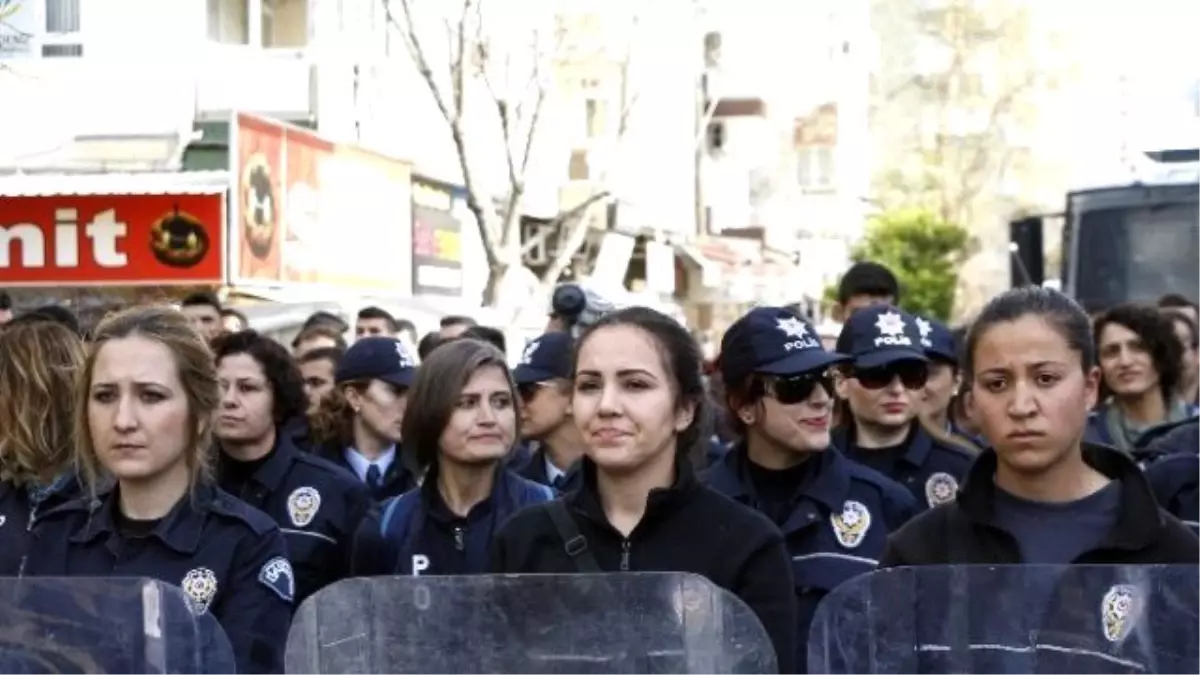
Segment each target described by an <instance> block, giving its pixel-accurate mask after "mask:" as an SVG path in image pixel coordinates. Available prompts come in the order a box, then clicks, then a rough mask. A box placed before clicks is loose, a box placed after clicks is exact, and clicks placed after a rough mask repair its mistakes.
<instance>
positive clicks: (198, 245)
mask: <svg viewBox="0 0 1200 675" xmlns="http://www.w3.org/2000/svg"><path fill="white" fill-rule="evenodd" d="M228 180H229V178H228V175H227V174H226V173H225V172H198V173H192V174H181V173H131V174H53V175H36V176H19V175H18V176H7V177H4V178H0V288H4V289H6V290H8V291H10V292H11V293H12V294H13V295H14V297H15V298H16V300H17V303H18V306H32V305H37V304H44V303H50V302H56V303H62V304H65V305H68V306H71V307H73V308H74V309H75V310H76V311H77V312H79V313H80V314H81V315H88V314H98V313H101V312H103V311H104V310H105V309H108V308H111V307H114V306H119V305H122V304H126V303H128V302H131V301H142V300H147V299H164V300H166V299H172V298H176V297H178V296H179V295H180V294H181V293H185V292H187V291H188V290H192V289H195V288H210V289H211V288H216V287H219V286H220V285H221V284H222V283H223V282H224V279H225V277H226V265H225V262H226V257H225V248H226V237H225V216H226V206H227V204H226V194H227V188H228Z"/></svg>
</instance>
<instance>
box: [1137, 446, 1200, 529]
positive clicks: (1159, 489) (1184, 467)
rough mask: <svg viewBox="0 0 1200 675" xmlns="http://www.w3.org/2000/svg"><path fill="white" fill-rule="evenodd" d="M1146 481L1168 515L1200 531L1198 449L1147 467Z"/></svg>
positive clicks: (1164, 458)
mask: <svg viewBox="0 0 1200 675" xmlns="http://www.w3.org/2000/svg"><path fill="white" fill-rule="evenodd" d="M1193 442H1194V441H1193ZM1146 480H1148V481H1150V488H1151V489H1152V490H1154V497H1155V499H1157V500H1158V503H1159V505H1160V506H1162V507H1163V508H1164V509H1166V510H1167V513H1170V514H1171V515H1173V516H1175V517H1176V518H1178V519H1180V520H1182V521H1183V522H1184V524H1186V525H1187V526H1189V527H1191V528H1192V530H1193V531H1198V532H1200V492H1198V491H1200V455H1198V454H1196V448H1195V447H1194V446H1193V447H1192V448H1191V450H1190V452H1187V453H1182V452H1181V453H1178V454H1170V455H1166V456H1164V457H1163V458H1162V459H1160V460H1158V461H1156V462H1154V463H1153V464H1151V465H1150V466H1148V467H1146Z"/></svg>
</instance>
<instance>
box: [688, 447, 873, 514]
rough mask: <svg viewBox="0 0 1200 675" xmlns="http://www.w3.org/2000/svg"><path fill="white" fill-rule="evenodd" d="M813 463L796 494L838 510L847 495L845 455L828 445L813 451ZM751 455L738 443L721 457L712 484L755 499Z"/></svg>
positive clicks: (742, 497) (735, 495) (743, 498)
mask: <svg viewBox="0 0 1200 675" xmlns="http://www.w3.org/2000/svg"><path fill="white" fill-rule="evenodd" d="M808 461H810V462H815V464H814V465H813V466H811V467H809V471H811V473H810V474H809V475H808V477H807V478H806V479H805V481H804V483H803V484H802V485H800V486H799V487H798V489H797V491H796V494H797V496H804V497H808V498H810V499H813V500H815V501H817V502H820V503H821V504H824V505H825V506H827V507H828V508H829V509H830V510H831V511H836V512H841V510H842V505H843V503H844V502H845V501H846V497H847V496H848V495H849V494H850V474H849V472H848V471H847V468H848V466H847V464H846V461H847V460H846V458H844V457H842V455H841V453H839V452H838V451H837V449H836V448H834V447H832V446H830V447H828V448H826V449H825V450H823V451H821V452H817V453H813V456H812V457H810V458H809V459H808ZM749 463H750V456H749V454H748V452H747V450H746V444H745V442H744V441H743V442H739V443H738V444H737V445H735V446H734V447H733V448H731V449H730V450H729V452H727V453H725V455H724V456H723V457H722V458H721V461H720V464H718V465H717V467H718V470H716V471H713V472H712V474H710V478H709V480H710V481H711V485H712V487H713V488H715V489H716V490H717V491H718V492H720V493H722V494H725V495H728V496H729V497H732V498H733V499H737V500H738V501H749V500H754V499H756V498H757V495H756V493H755V489H754V484H753V482H752V481H751V480H750V467H749V466H748V465H749Z"/></svg>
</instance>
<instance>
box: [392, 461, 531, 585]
mask: <svg viewBox="0 0 1200 675" xmlns="http://www.w3.org/2000/svg"><path fill="white" fill-rule="evenodd" d="M434 471H435V470H434V469H431V473H432V472H434ZM554 496H555V494H554V490H553V489H551V488H549V487H546V486H545V485H539V484H537V483H534V482H533V481H529V480H525V479H524V478H521V477H520V476H517V475H516V474H514V473H512V472H510V471H507V470H504V469H503V468H501V469H498V470H497V472H496V480H495V483H494V484H493V487H492V494H491V495H490V496H489V497H488V498H487V499H485V500H484V501H482V502H480V503H478V504H476V505H475V506H474V507H473V508H472V509H471V511H470V512H469V513H468V514H467V516H466V517H465V518H462V517H459V516H458V515H456V514H454V513H452V512H451V511H450V510H449V509H448V508H447V507H446V506H445V504H444V502H443V500H442V496H441V493H440V492H439V491H438V488H437V479H436V476H435V475H431V477H430V478H429V480H426V481H425V483H424V484H422V486H421V487H420V488H417V489H415V490H412V491H410V492H406V493H405V494H403V495H401V496H399V497H395V498H393V499H391V500H389V501H388V502H387V503H385V504H384V505H383V508H382V511H381V516H380V518H381V522H380V533H381V535H382V537H383V545H384V548H383V550H384V551H385V552H386V553H385V557H386V558H387V560H386V561H385V562H384V564H383V567H384V568H385V569H391V574H398V575H412V576H421V575H456V574H486V573H487V572H488V569H489V564H490V560H491V545H492V537H493V536H494V534H495V532H496V530H498V529H499V528H500V525H501V524H503V523H504V522H505V521H506V520H508V517H509V516H511V515H512V514H514V513H516V512H517V511H519V510H520V509H522V508H524V507H526V506H530V505H533V504H540V503H542V502H548V501H551V500H553V499H554Z"/></svg>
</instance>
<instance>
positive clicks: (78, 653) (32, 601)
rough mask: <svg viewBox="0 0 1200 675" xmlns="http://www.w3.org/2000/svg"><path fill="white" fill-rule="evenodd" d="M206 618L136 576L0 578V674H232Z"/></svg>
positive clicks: (215, 628) (226, 652)
mask: <svg viewBox="0 0 1200 675" xmlns="http://www.w3.org/2000/svg"><path fill="white" fill-rule="evenodd" d="M236 670H237V669H236V666H235V664H234V661H233V652H232V650H231V649H230V646H229V640H228V639H227V638H226V636H225V632H224V631H223V630H222V629H221V627H220V625H218V624H217V621H216V619H214V618H213V617H212V615H210V614H204V615H202V616H199V617H197V616H194V615H193V614H192V613H191V611H190V610H189V609H188V607H187V603H186V602H185V601H184V595H183V592H182V591H181V590H179V589H178V588H176V587H175V586H171V585H169V584H164V583H162V582H160V581H155V580H152V579H139V578H98V579H90V578H57V577H34V578H20V579H15V578H3V579H0V673H232V672H236Z"/></svg>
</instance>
